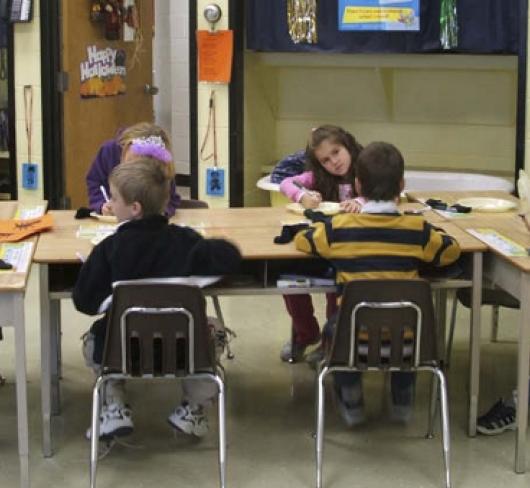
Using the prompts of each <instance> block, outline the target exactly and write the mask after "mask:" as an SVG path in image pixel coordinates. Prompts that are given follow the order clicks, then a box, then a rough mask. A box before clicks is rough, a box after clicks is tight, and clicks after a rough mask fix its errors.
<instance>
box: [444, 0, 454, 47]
mask: <svg viewBox="0 0 530 488" xmlns="http://www.w3.org/2000/svg"><path fill="white" fill-rule="evenodd" d="M440 43H441V44H442V48H443V49H454V48H456V47H457V46H458V21H457V15H456V0H442V2H441V4H440Z"/></svg>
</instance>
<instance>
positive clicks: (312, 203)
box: [300, 191, 322, 208]
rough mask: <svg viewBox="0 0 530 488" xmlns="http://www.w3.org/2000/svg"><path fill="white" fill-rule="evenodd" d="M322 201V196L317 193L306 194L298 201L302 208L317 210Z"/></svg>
mask: <svg viewBox="0 0 530 488" xmlns="http://www.w3.org/2000/svg"><path fill="white" fill-rule="evenodd" d="M321 201H322V195H321V194H320V193H319V192H318V191H312V192H306V193H304V195H303V196H302V198H301V199H300V203H301V204H302V207H304V208H317V207H318V206H319V205H320V202H321Z"/></svg>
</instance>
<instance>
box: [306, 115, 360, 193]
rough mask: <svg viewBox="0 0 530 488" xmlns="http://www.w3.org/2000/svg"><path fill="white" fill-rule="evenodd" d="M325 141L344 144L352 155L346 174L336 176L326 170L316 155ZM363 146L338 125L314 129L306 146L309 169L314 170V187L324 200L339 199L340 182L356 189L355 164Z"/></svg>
mask: <svg viewBox="0 0 530 488" xmlns="http://www.w3.org/2000/svg"><path fill="white" fill-rule="evenodd" d="M323 141H330V142H333V143H335V144H340V145H341V146H344V147H345V148H346V150H347V151H348V153H349V154H350V157H351V165H350V169H349V170H348V172H347V173H346V174H345V175H344V176H335V175H332V174H330V173H328V172H327V171H326V169H325V168H324V166H322V164H320V162H319V160H318V159H317V157H316V156H315V150H316V149H317V148H318V146H320V144H321V143H322V142H323ZM362 148H363V147H362V146H361V145H360V144H359V143H358V142H357V141H356V139H355V137H353V136H352V135H351V134H350V133H349V132H347V131H345V130H344V129H343V128H342V127H338V126H336V125H322V126H320V127H317V128H316V129H313V131H312V132H311V137H310V138H309V142H308V143H307V147H306V164H307V169H308V170H310V171H312V172H313V175H314V179H315V185H314V189H315V190H317V191H319V192H320V193H321V194H322V198H323V199H324V200H328V201H332V202H338V201H339V184H341V183H348V184H351V185H352V190H353V191H355V186H354V180H355V166H356V164H357V157H358V156H359V153H360V152H361V150H362Z"/></svg>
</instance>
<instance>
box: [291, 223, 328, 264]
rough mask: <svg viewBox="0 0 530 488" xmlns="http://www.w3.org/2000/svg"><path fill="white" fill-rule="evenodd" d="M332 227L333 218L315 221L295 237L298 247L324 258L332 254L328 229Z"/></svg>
mask: <svg viewBox="0 0 530 488" xmlns="http://www.w3.org/2000/svg"><path fill="white" fill-rule="evenodd" d="M331 228H332V219H329V220H326V221H325V222H315V223H313V224H312V225H311V226H309V227H308V228H307V229H305V230H302V231H300V232H298V234H296V236H295V237H294V244H295V246H296V249H298V250H299V251H302V252H305V253H307V254H313V255H316V256H321V257H324V258H325V257H328V256H330V254H331V245H330V243H329V241H328V230H331Z"/></svg>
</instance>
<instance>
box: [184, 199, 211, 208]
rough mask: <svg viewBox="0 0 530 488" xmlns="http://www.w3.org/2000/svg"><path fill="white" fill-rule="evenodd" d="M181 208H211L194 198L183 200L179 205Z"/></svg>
mask: <svg viewBox="0 0 530 488" xmlns="http://www.w3.org/2000/svg"><path fill="white" fill-rule="evenodd" d="M179 208H209V207H208V202H205V201H203V200H194V199H193V198H186V199H185V198H183V199H182V200H181V201H180V203H179Z"/></svg>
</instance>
